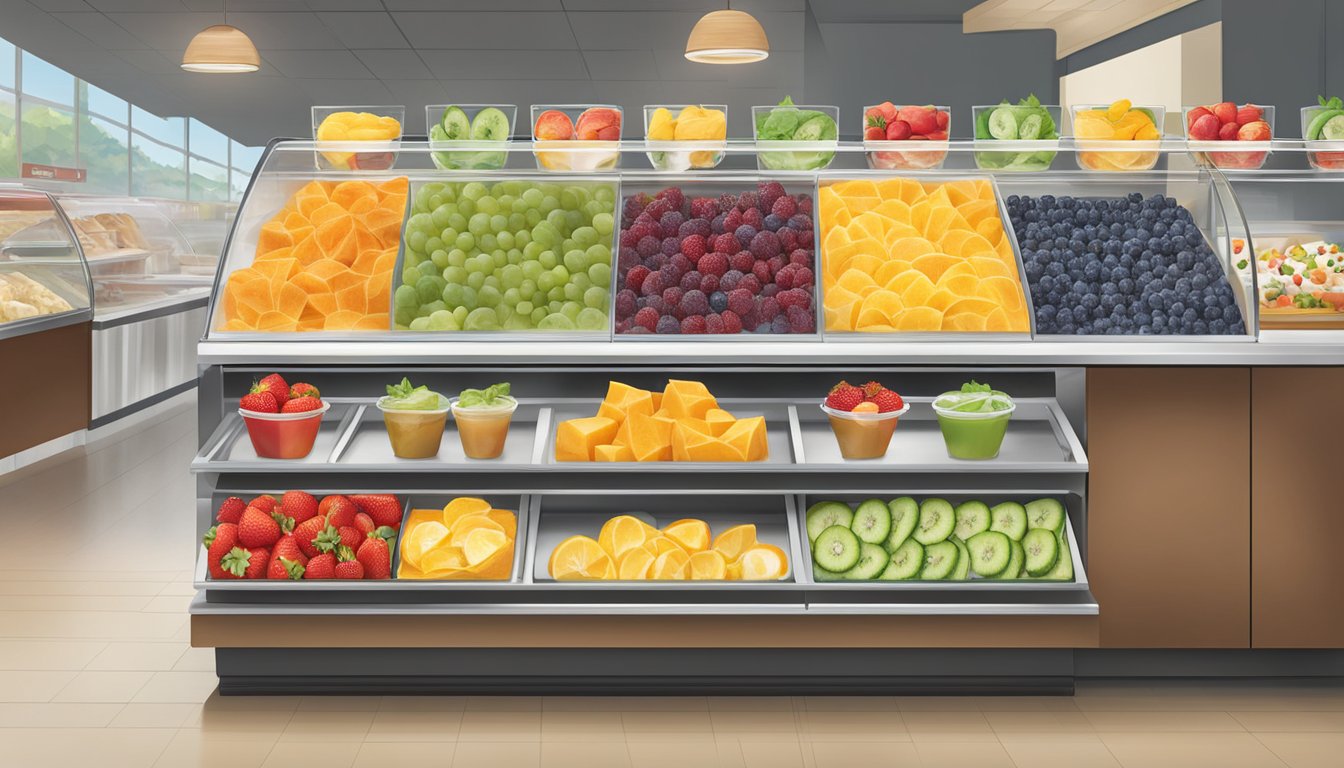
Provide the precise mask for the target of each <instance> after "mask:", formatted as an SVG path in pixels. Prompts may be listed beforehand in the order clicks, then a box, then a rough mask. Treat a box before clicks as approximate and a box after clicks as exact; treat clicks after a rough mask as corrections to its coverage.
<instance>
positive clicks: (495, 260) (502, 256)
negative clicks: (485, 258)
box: [486, 235, 509, 272]
mask: <svg viewBox="0 0 1344 768" xmlns="http://www.w3.org/2000/svg"><path fill="white" fill-rule="evenodd" d="M486 237H490V236H489V235H486ZM490 259H491V262H492V265H491V267H490V271H492V272H493V271H494V270H496V269H499V268H500V267H502V266H504V265H505V264H508V263H509V255H508V254H507V253H505V252H503V251H501V250H499V249H498V248H496V249H495V252H494V253H492V254H490Z"/></svg>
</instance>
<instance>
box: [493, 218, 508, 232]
mask: <svg viewBox="0 0 1344 768" xmlns="http://www.w3.org/2000/svg"><path fill="white" fill-rule="evenodd" d="M508 228H509V217H508V216H505V215H503V214H499V213H496V214H495V215H493V216H491V217H490V231H491V232H494V233H495V234H499V233H500V232H503V231H504V230H506V229H508Z"/></svg>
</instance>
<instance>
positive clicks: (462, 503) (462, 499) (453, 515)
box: [443, 496, 490, 528]
mask: <svg viewBox="0 0 1344 768" xmlns="http://www.w3.org/2000/svg"><path fill="white" fill-rule="evenodd" d="M489 511H490V502H488V501H486V500H485V499H477V498H474V497H471V496H459V497H458V498H456V499H453V500H452V501H450V502H448V504H447V506H445V507H444V508H443V524H444V525H446V526H448V527H449V528H452V527H453V524H454V523H456V522H457V521H458V519H460V518H463V517H466V516H467V515H484V514H485V513H487V512H489Z"/></svg>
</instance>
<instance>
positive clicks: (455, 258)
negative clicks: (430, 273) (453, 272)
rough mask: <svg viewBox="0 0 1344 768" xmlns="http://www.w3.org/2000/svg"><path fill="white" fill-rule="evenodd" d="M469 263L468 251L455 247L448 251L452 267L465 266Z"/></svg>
mask: <svg viewBox="0 0 1344 768" xmlns="http://www.w3.org/2000/svg"><path fill="white" fill-rule="evenodd" d="M466 264H467V252H466V251H464V250H462V249H461V248H454V249H453V250H451V251H449V252H448V265H449V266H452V267H463V266H466Z"/></svg>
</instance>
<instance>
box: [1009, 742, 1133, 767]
mask: <svg viewBox="0 0 1344 768" xmlns="http://www.w3.org/2000/svg"><path fill="white" fill-rule="evenodd" d="M1003 749H1004V751H1006V752H1007V753H1008V756H1009V757H1011V758H1012V760H1013V762H1014V763H1015V764H1017V765H1019V766H1030V767H1031V768H1120V763H1118V762H1116V760H1115V756H1114V755H1112V754H1111V751H1110V750H1109V749H1107V748H1106V745H1105V744H1102V743H1101V742H1100V741H1098V742H1096V743H1086V744H1073V743H1067V742H1066V743H1061V742H1058V741H1014V742H1010V743H1004V745H1003Z"/></svg>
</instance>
